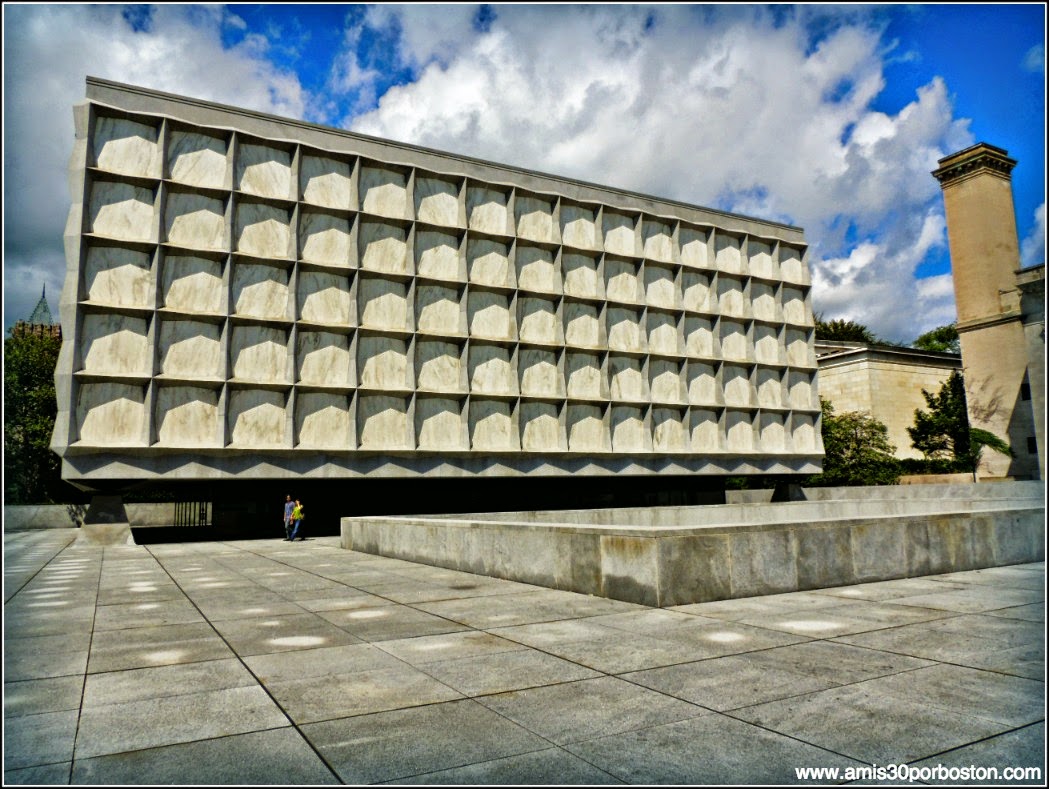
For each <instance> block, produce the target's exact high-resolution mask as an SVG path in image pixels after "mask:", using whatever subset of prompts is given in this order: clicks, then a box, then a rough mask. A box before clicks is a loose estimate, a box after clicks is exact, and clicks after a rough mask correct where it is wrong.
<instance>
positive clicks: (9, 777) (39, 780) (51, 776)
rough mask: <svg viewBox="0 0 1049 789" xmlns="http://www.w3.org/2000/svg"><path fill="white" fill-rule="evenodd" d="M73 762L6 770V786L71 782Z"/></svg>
mask: <svg viewBox="0 0 1049 789" xmlns="http://www.w3.org/2000/svg"><path fill="white" fill-rule="evenodd" d="M72 767H73V763H72V762H58V763H57V764H42V765H40V766H38V767H26V768H23V769H21V770H18V769H15V770H9V769H5V770H4V786H19V785H21V786H48V785H55V784H67V783H69V773H70V771H71V770H72Z"/></svg>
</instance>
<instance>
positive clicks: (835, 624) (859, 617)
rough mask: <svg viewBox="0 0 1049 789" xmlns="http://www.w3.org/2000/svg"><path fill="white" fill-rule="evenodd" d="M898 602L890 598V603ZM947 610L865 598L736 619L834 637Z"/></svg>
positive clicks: (933, 616) (937, 616)
mask: <svg viewBox="0 0 1049 789" xmlns="http://www.w3.org/2000/svg"><path fill="white" fill-rule="evenodd" d="M896 602H898V601H897V600H893V603H896ZM950 615H951V614H950V613H949V612H945V611H938V610H934V609H929V608H917V607H912V606H907V605H892V604H886V603H877V602H869V601H864V600H857V601H849V602H848V603H846V604H844V605H832V606H827V607H824V608H817V609H814V608H806V609H803V610H800V611H794V612H790V613H776V614H760V615H756V616H747V617H744V618H743V619H739V620H737V621H738V622H740V623H741V624H747V625H754V626H755V627H763V628H767V629H770V630H782V631H783V632H785V633H794V634H796V635H799V636H809V637H811V638H833V637H834V636H843V635H848V634H850V633H865V632H868V631H871V630H882V629H884V628H887V627H898V626H900V625H904V624H909V623H912V622H927V621H929V620H932V619H943V618H945V617H947V616H950Z"/></svg>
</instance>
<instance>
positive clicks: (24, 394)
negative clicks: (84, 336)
mask: <svg viewBox="0 0 1049 789" xmlns="http://www.w3.org/2000/svg"><path fill="white" fill-rule="evenodd" d="M61 346H62V341H61V340H60V339H59V338H57V337H53V336H49V335H35V334H24V335H21V336H18V337H8V338H6V339H5V340H4V480H5V483H4V501H5V502H6V503H8V504H47V503H54V502H59V501H65V500H68V498H69V492H70V486H69V485H67V484H66V483H64V482H62V477H61V463H60V460H59V457H58V455H56V454H55V453H54V452H52V451H51V449H50V443H51V433H52V431H53V430H54V426H55V414H56V412H57V409H58V406H57V403H56V401H55V379H54V376H55V364H56V363H57V361H58V352H59V349H60V348H61Z"/></svg>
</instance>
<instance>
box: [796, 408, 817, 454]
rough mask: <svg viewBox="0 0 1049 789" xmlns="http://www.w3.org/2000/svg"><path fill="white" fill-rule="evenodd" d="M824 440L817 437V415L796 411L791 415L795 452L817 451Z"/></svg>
mask: <svg viewBox="0 0 1049 789" xmlns="http://www.w3.org/2000/svg"><path fill="white" fill-rule="evenodd" d="M821 443H822V442H821V441H819V440H818V438H817V432H816V421H815V417H813V416H809V415H808V414H797V413H795V414H794V415H793V416H792V417H791V444H792V445H793V449H794V451H795V452H816V451H819V449H820V444H821Z"/></svg>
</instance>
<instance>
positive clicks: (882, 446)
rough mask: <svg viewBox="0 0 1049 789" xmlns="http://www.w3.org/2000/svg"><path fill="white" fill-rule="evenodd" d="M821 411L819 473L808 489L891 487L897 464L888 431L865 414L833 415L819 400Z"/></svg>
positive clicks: (895, 477)
mask: <svg viewBox="0 0 1049 789" xmlns="http://www.w3.org/2000/svg"><path fill="white" fill-rule="evenodd" d="M820 407H821V409H822V410H823V451H824V453H825V455H824V458H823V473H822V474H817V475H816V476H814V477H811V478H810V479H809V480H808V482H807V483H806V484H808V485H895V484H896V482H897V481H898V480H899V478H900V464H899V461H898V460H897V459H896V458H895V457H894V454H893V453H894V452H895V451H896V447H894V446H893V445H892V444H891V443H890V442H889V429H888V428H887V427H886V426H885V425H884V424H882V423H881V422H879V421H878V420H877V419H875V418H874V417H872V416H871V415H869V414H864V413H860V412H857V411H849V412H845V413H843V414H835V413H834V407H833V406H832V405H831V404H830V402H829V401H827V400H825V399H823V398H822V397H821V398H820Z"/></svg>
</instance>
